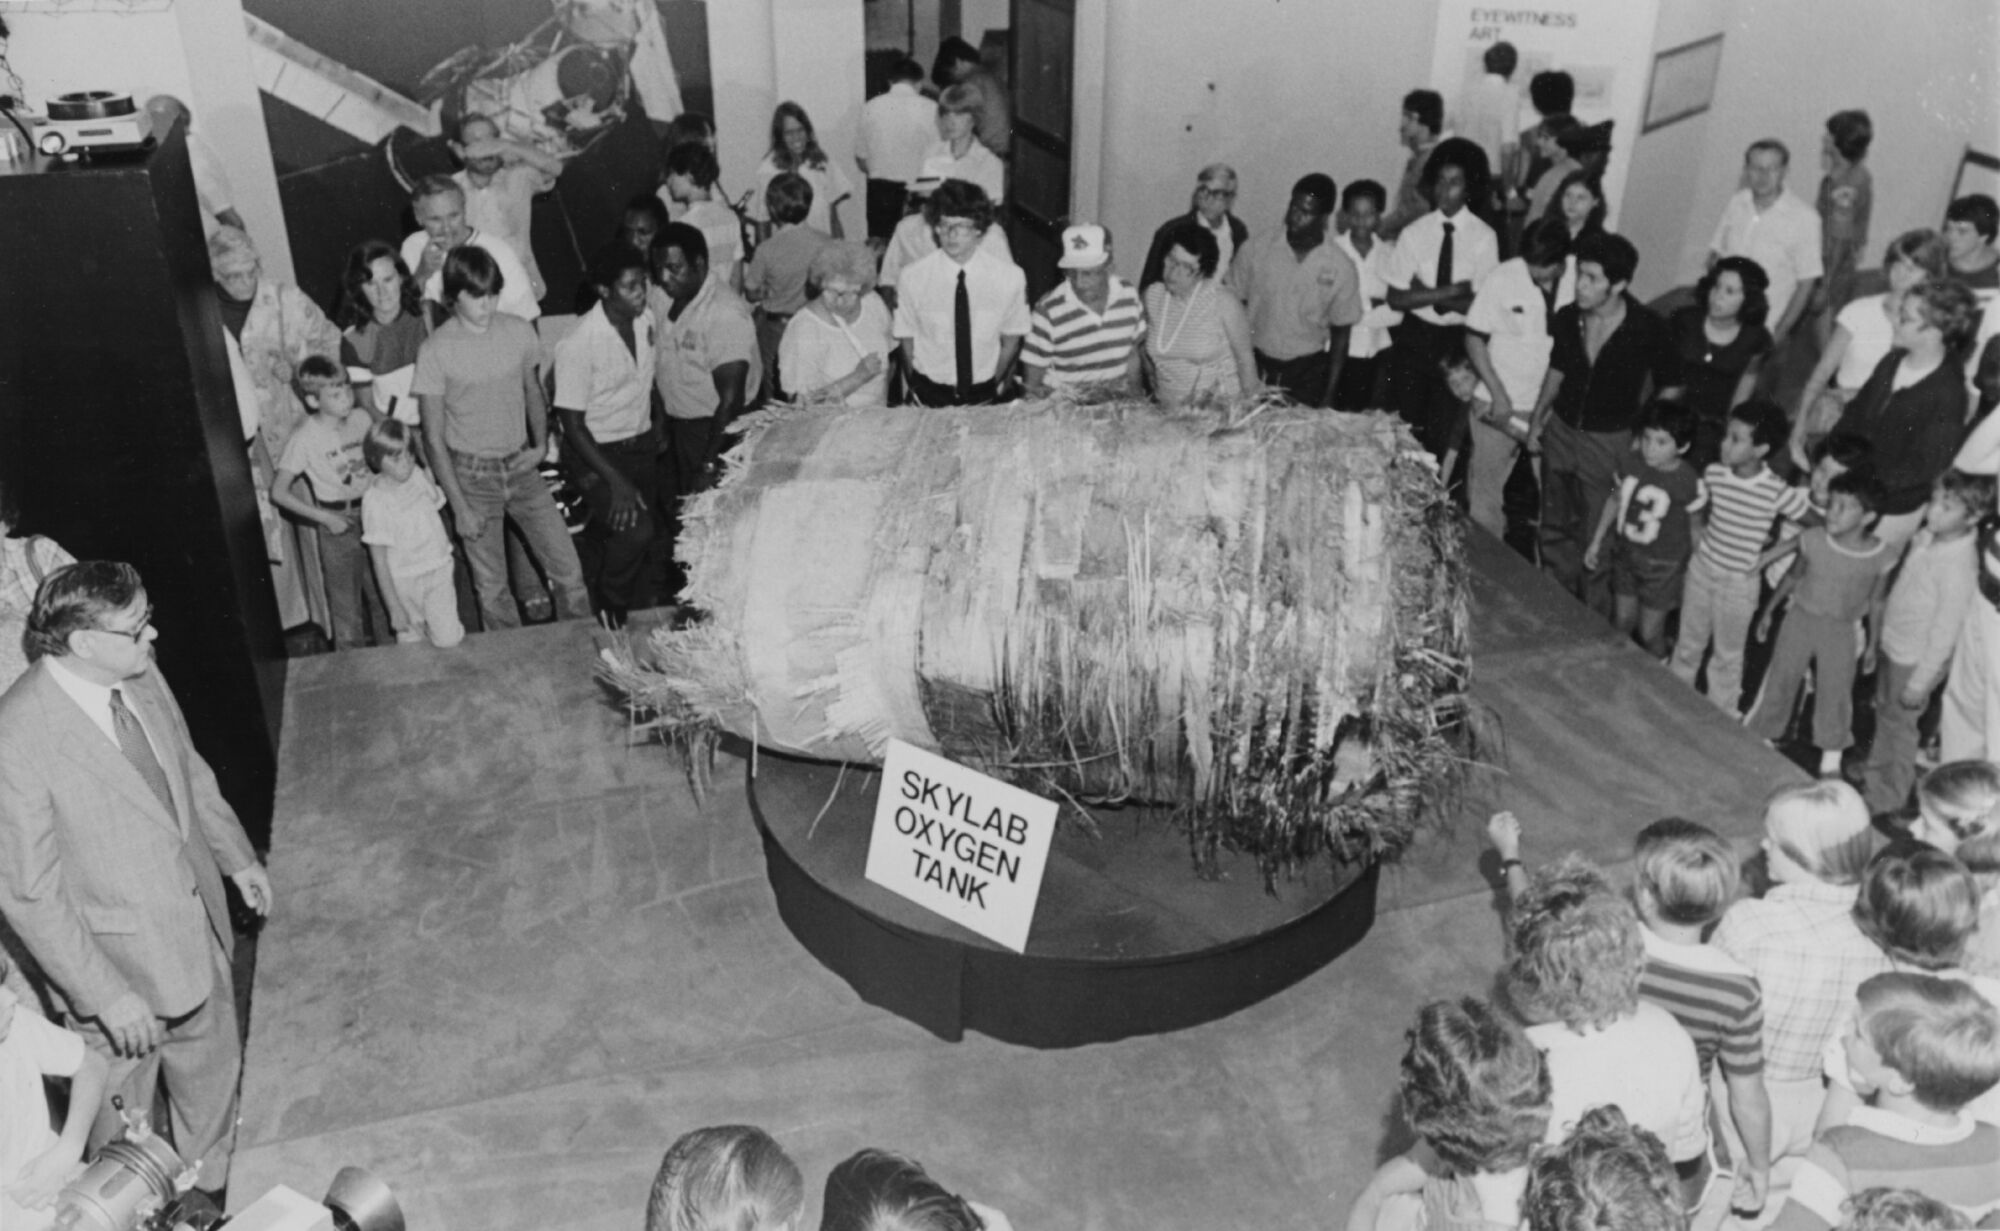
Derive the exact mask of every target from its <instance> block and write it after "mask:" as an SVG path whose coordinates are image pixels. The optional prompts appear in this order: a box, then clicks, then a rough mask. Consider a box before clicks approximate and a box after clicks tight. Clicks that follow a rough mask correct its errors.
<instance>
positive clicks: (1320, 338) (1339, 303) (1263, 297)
mask: <svg viewBox="0 0 2000 1231" xmlns="http://www.w3.org/2000/svg"><path fill="white" fill-rule="evenodd" d="M1230 281H1231V282H1232V283H1233V284H1234V286H1235V289H1236V292H1237V294H1239V295H1241V296H1242V297H1243V302H1244V306H1245V307H1247V308H1248V309H1249V312H1250V341H1251V344H1252V345H1253V346H1255V347H1256V348H1257V349H1258V350H1259V351H1262V352H1263V353H1264V354H1266V355H1269V356H1270V357H1271V358H1273V359H1297V358H1299V357H1300V356H1302V355H1310V354H1315V353H1317V352H1319V351H1323V350H1325V349H1326V348H1327V343H1328V340H1329V336H1330V332H1331V331H1332V330H1334V329H1337V328H1342V327H1345V326H1348V325H1353V324H1355V323H1356V322H1358V321H1359V320H1360V319H1361V314H1362V311H1363V310H1364V308H1365V304H1364V303H1363V301H1362V298H1361V275H1360V274H1359V273H1357V272H1356V271H1355V268H1354V262H1352V261H1350V260H1348V259H1347V254H1346V253H1343V252H1342V251H1341V250H1340V249H1339V248H1338V247H1337V246H1336V245H1335V244H1334V243H1333V242H1332V240H1331V239H1330V238H1329V239H1328V240H1326V241H1325V242H1322V243H1321V244H1319V245H1318V246H1317V247H1315V248H1313V249H1312V251H1310V252H1308V253H1306V254H1305V255H1304V256H1300V255H1299V254H1298V253H1296V252H1294V251H1293V250H1292V245H1291V241H1290V240H1288V239H1286V238H1285V236H1284V234H1283V233H1282V232H1267V233H1265V234H1263V235H1258V236H1255V237H1253V238H1252V239H1251V240H1250V242H1249V243H1247V244H1244V245H1243V247H1242V249H1241V250H1240V251H1238V252H1237V254H1236V260H1235V263H1234V264H1233V265H1232V266H1231V267H1230Z"/></svg>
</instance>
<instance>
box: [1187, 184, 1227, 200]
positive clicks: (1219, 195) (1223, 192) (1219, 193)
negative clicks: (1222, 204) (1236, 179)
mask: <svg viewBox="0 0 2000 1231" xmlns="http://www.w3.org/2000/svg"><path fill="white" fill-rule="evenodd" d="M1196 191H1198V192H1200V193H1201V195H1202V196H1204V197H1207V198H1208V199H1209V200H1211V201H1234V200H1235V199H1236V190H1235V189H1234V188H1208V187H1202V188H1199V189H1197V190H1196Z"/></svg>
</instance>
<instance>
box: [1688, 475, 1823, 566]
mask: <svg viewBox="0 0 2000 1231" xmlns="http://www.w3.org/2000/svg"><path fill="white" fill-rule="evenodd" d="M1702 477H1703V479H1705V480H1706V481H1707V484H1708V533H1706V534H1704V535H1702V538H1701V545H1700V546H1699V547H1697V548H1696V549H1695V550H1696V552H1697V553H1698V554H1699V555H1700V556H1701V558H1702V559H1703V560H1706V561H1707V562H1708V563H1709V564H1711V565H1713V566H1714V567H1716V568H1719V569H1721V570H1723V571H1724V572H1729V573H1747V572H1749V571H1750V567H1751V566H1752V565H1754V564H1755V563H1757V555H1758V553H1759V552H1761V551H1763V550H1764V541H1765V540H1766V539H1767V538H1769V537H1770V534H1771V523H1772V522H1773V521H1775V520H1776V519H1777V518H1779V517H1780V516H1783V517H1794V518H1795V517H1798V516H1799V515H1800V514H1802V513H1804V512H1805V509H1806V489H1805V488H1803V487H1793V486H1791V485H1790V484H1788V483H1786V482H1785V481H1784V480H1783V479H1781V478H1779V477H1778V476H1777V475H1775V474H1773V473H1771V468H1770V467H1769V466H1765V467H1763V468H1761V469H1760V470H1758V471H1757V473H1756V474H1755V475H1753V476H1751V477H1750V478H1747V479H1740V478H1738V477H1737V476H1736V472H1735V471H1733V470H1731V469H1730V468H1729V467H1727V466H1725V465H1723V464H1722V463H1721V462H1713V463H1710V465H1709V467H1708V470H1707V471H1706V472H1704V474H1703V476H1702Z"/></svg>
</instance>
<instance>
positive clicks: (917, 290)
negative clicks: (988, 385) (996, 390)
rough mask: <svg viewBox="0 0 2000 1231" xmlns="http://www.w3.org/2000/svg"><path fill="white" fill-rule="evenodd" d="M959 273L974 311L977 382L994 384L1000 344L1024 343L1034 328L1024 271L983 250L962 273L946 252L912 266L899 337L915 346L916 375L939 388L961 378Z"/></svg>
mask: <svg viewBox="0 0 2000 1231" xmlns="http://www.w3.org/2000/svg"><path fill="white" fill-rule="evenodd" d="M961 268H962V269H963V271H964V273H965V293H966V299H967V300H968V301H969V304H970V306H971V309H972V379H973V380H975V381H982V382H983V381H989V380H992V379H993V377H994V375H995V374H996V373H997V372H998V371H999V370H1000V339H1001V338H1003V337H1011V338H1025V337H1027V336H1028V328H1029V325H1030V320H1029V315H1028V280H1027V278H1026V276H1025V275H1023V274H1022V273H1021V267H1020V266H1018V265H1015V264H1013V263H1012V262H1010V261H1002V260H1000V259H999V258H998V257H995V256H993V255H992V254H991V253H989V252H987V251H986V249H985V248H983V247H982V248H976V249H974V250H973V253H972V257H971V259H970V260H968V261H966V263H965V264H964V266H962V267H961V266H960V265H959V263H958V262H957V261H954V260H952V259H951V256H950V254H948V253H947V252H945V251H944V250H943V249H942V248H940V249H938V250H937V251H936V252H933V253H931V254H930V255H929V256H926V257H923V258H920V259H919V260H916V261H913V262H912V263H911V264H910V265H908V266H907V267H906V268H905V269H904V270H903V276H902V278H901V279H900V280H899V281H898V282H897V285H896V317H895V333H896V336H897V337H898V338H909V339H910V340H911V349H912V351H913V352H914V354H913V357H914V359H915V361H916V368H917V374H918V375H920V376H923V377H926V378H927V379H930V380H934V381H937V382H938V383H940V384H950V383H951V382H952V381H954V380H956V379H957V374H958V350H957V347H956V345H955V343H954V341H953V338H954V334H953V328H954V324H953V323H954V321H955V319H956V317H955V315H954V311H953V304H954V302H955V300H956V298H957V295H958V275H959V272H960V270H961Z"/></svg>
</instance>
